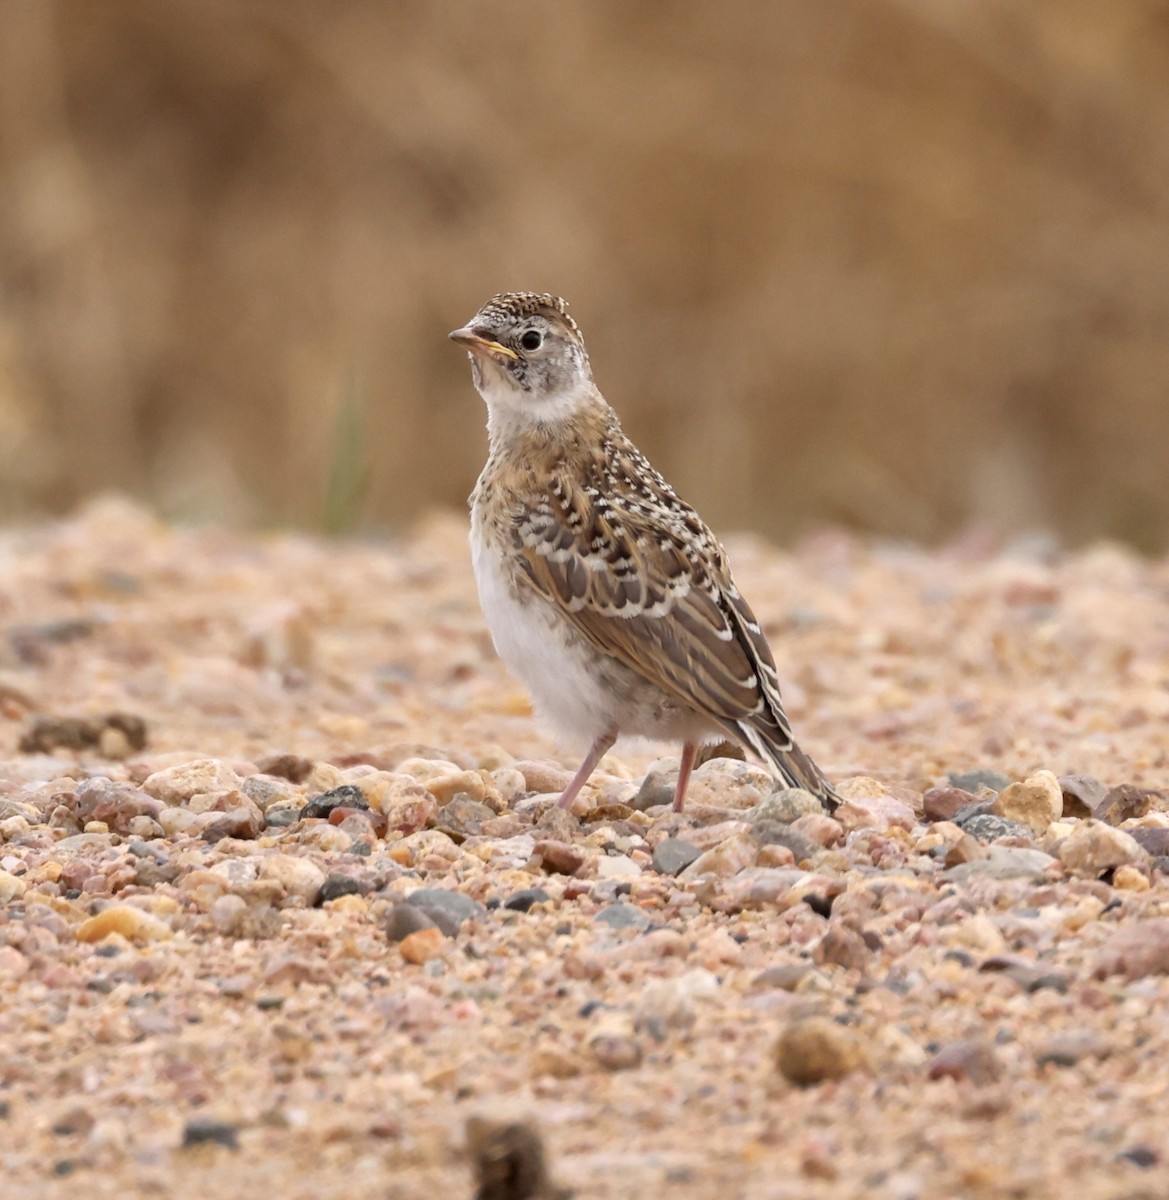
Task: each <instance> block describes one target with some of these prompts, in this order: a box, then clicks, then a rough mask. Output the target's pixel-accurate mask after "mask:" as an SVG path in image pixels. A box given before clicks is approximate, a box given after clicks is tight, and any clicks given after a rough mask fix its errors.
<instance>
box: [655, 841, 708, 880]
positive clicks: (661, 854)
mask: <svg viewBox="0 0 1169 1200" xmlns="http://www.w3.org/2000/svg"><path fill="white" fill-rule="evenodd" d="M701 853H702V851H701V850H699V849H698V847H697V846H695V845H694V843H693V842H688V841H685V840H684V839H683V838H677V837H668V838H663V839H662V841H660V842H658V844H657V845H656V846H655V847H654V852H653V860H652V861H653V869H654V870H655V871H657V872H658V874H659V875H677V874H678V873H679V872H681V871H683V870H685V869H686V868H687V867H688V866H689V865H690V864H691V863H692V862H694V860H695V859H696V858H698V856H699V855H700V854H701Z"/></svg>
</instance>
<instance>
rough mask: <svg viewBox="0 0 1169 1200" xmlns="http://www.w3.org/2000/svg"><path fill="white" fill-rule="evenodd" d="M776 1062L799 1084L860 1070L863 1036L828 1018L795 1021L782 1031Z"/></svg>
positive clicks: (802, 1084) (811, 1084)
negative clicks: (861, 1040) (860, 1036)
mask: <svg viewBox="0 0 1169 1200" xmlns="http://www.w3.org/2000/svg"><path fill="white" fill-rule="evenodd" d="M774 1057H775V1065H776V1067H777V1068H778V1069H779V1072H780V1074H781V1075H783V1077H784V1078H785V1079H787V1080H789V1081H790V1082H791V1083H794V1084H795V1085H796V1086H797V1087H812V1086H813V1085H815V1084H817V1083H823V1082H824V1081H825V1080H830V1079H843V1078H844V1076H846V1075H849V1074H851V1073H852V1072H853V1071H856V1070H859V1069H860V1068H861V1067H862V1066H863V1065H864V1055H863V1052H862V1048H861V1043H860V1039H859V1038H858V1037H857V1035H856V1034H855V1033H853V1032H852V1030H850V1029H846V1028H845V1027H844V1026H843V1025H838V1024H837V1023H836V1022H835V1021H832V1020H829V1019H828V1018H827V1017H805V1018H802V1019H800V1020H797V1021H793V1022H792V1023H791V1024H790V1025H788V1026H787V1028H785V1029H784V1031H783V1032H782V1033H781V1034H780V1036H779V1040H778V1042H776V1045H775V1051H774Z"/></svg>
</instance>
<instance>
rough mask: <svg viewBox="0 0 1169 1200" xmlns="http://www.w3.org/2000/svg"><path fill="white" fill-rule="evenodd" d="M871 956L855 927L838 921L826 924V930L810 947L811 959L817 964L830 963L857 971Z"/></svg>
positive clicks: (866, 963)
mask: <svg viewBox="0 0 1169 1200" xmlns="http://www.w3.org/2000/svg"><path fill="white" fill-rule="evenodd" d="M872 957H873V952H872V950H871V949H869V946H868V944H867V943H866V942H865V939H864V938H863V937H861V935H860V934H859V933H857V931H856V930H855V929H849V928H848V926H846V925H841V924H839V923H838V922H834V923H832V924H830V925H829V926H828V932H827V933H825V934H824V936H823V937H822V938H821V939H820V941H819V942H818V943H817V945H816V946H815V947H813V949H812V961H813V962H814V963H816V964H817V965H823V964H825V963H831V964H833V965H834V966H838V967H846V968H852V969H854V970H858V971H863V970H864V969H865V968H866V967H867V966H868V965H869V962H870V960H871V959H872Z"/></svg>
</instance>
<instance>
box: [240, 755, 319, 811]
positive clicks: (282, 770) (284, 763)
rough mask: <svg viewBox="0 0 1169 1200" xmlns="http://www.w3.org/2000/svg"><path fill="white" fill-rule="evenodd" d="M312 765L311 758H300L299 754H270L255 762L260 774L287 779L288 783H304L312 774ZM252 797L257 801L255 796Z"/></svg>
mask: <svg viewBox="0 0 1169 1200" xmlns="http://www.w3.org/2000/svg"><path fill="white" fill-rule="evenodd" d="M313 766H314V763H313V761H312V759H311V758H302V757H301V756H300V755H299V754H270V755H268V757H267V758H262V759H260V760H259V762H257V763H256V769H257V770H258V771H259V772H260V774H261V775H273V776H275V777H276V778H277V779H287V780H288V782H289V783H304V781H305V780H306V779H307V778H308V777H309V776H310V775H311V774H312V771H313ZM252 799H253V800H256V802H257V803H259V800H258V799H257V798H256V797H255V796H253V797H252Z"/></svg>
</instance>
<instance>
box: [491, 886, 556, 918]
mask: <svg viewBox="0 0 1169 1200" xmlns="http://www.w3.org/2000/svg"><path fill="white" fill-rule="evenodd" d="M551 900H552V897H551V896H549V895H548V893H547V892H546V891H544V889H543V888H538V887H537V888H522V889H521V890H520V891H518V892H513V893H512V895H510V896H508V898H507V899H506V900H505V901H504V902H503V907H504V908H507V909H510V910H511V911H512V912H525V913H526V912H527V911H528V910H529V909H530V908H531V907H532V905H533V904H548V903H550V902H551Z"/></svg>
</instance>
